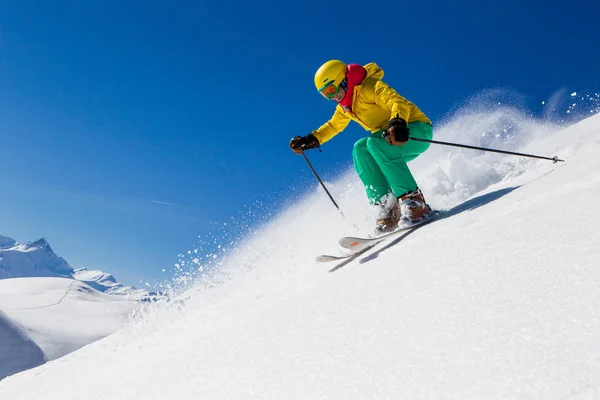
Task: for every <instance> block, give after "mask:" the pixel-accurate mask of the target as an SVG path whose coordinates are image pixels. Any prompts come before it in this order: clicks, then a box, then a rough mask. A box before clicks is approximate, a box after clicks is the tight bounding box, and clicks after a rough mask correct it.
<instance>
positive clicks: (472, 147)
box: [409, 137, 565, 164]
mask: <svg viewBox="0 0 600 400" xmlns="http://www.w3.org/2000/svg"><path fill="white" fill-rule="evenodd" d="M409 139H410V140H414V141H417V142H426V143H434V144H442V145H444V146H452V147H462V148H464V149H472V150H483V151H489V152H492V153H502V154H510V155H513V156H522V157H530V158H539V159H541V160H550V161H552V162H554V164H556V163H557V162H559V161H560V162H565V160H560V159H559V158H558V157H557V156H554V157H544V156H536V155H533V154H524V153H515V152H513V151H506V150H496V149H488V148H485V147H477V146H469V145H466V144H458V143H449V142H440V141H437V140H428V139H419V138H415V137H411V138H409Z"/></svg>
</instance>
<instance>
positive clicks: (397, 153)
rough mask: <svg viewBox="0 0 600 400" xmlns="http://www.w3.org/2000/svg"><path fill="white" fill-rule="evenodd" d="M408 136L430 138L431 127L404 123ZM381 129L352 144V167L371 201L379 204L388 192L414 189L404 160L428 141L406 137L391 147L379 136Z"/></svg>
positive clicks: (396, 194) (426, 146)
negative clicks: (418, 140) (404, 141)
mask: <svg viewBox="0 0 600 400" xmlns="http://www.w3.org/2000/svg"><path fill="white" fill-rule="evenodd" d="M408 128H409V129H410V136H411V137H416V138H420V139H428V140H431V138H432V137H433V128H432V127H431V125H430V124H427V123H425V122H411V123H410V124H408ZM382 133H383V131H379V132H376V133H374V134H372V135H371V137H366V138H362V139H360V140H359V141H358V142H356V143H354V149H353V150H352V158H353V159H354V169H355V170H356V172H357V173H358V176H359V177H360V179H361V180H362V182H363V184H364V185H365V189H366V191H367V197H368V198H369V202H370V203H371V204H376V203H379V202H380V200H381V198H382V197H383V196H385V195H387V194H388V193H394V195H395V196H396V197H399V196H401V195H403V194H404V193H406V192H409V191H412V190H416V189H417V182H416V181H415V178H414V177H413V175H412V173H411V172H410V170H409V169H408V165H407V164H406V163H407V162H409V161H411V160H414V159H415V158H417V157H418V156H419V155H420V154H421V153H423V152H424V151H425V150H427V149H428V148H429V143H424V142H417V141H414V140H409V141H408V142H407V143H405V144H404V145H402V146H391V145H390V144H389V143H388V142H386V140H385V139H384V138H383V137H382Z"/></svg>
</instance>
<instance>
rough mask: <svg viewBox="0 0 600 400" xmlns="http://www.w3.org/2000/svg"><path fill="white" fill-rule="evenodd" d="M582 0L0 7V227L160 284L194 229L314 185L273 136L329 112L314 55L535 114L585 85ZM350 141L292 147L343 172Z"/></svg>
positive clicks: (352, 136) (592, 37)
mask: <svg viewBox="0 0 600 400" xmlns="http://www.w3.org/2000/svg"><path fill="white" fill-rule="evenodd" d="M599 12H600V5H598V3H597V2H596V1H592V0H589V1H573V2H570V3H568V4H565V3H564V2H558V1H525V2H521V1H513V0H507V1H506V0H505V1H495V0H493V1H489V2H480V1H470V0H469V1H463V2H458V3H457V2H446V1H427V2H397V1H389V2H387V1H382V2H374V3H365V2H357V1H353V0H350V1H346V2H329V1H308V2H280V1H277V2H276V1H257V2H232V1H220V2H193V1H178V2H172V3H167V2H156V1H143V2H141V1H118V2H117V1H108V0H105V1H87V2H80V1H56V2H47V1H27V0H19V1H11V0H9V1H4V2H2V4H0V157H1V160H2V164H1V165H2V167H1V169H0V233H1V234H4V235H7V236H11V237H13V238H15V239H17V240H20V241H27V240H35V239H37V238H39V237H41V236H44V237H46V239H48V241H49V242H50V243H51V245H52V246H53V247H54V249H55V251H56V252H57V253H58V254H59V255H60V256H62V257H64V258H65V259H67V261H69V262H70V263H71V265H73V266H74V267H80V266H87V267H90V268H99V269H103V270H106V271H108V272H112V273H113V274H115V275H116V276H117V278H118V279H120V280H122V281H125V283H130V284H137V282H138V281H140V280H153V279H162V278H166V277H167V275H165V273H163V272H161V271H162V269H167V270H170V269H171V268H172V266H173V264H174V263H175V262H176V261H177V255H178V254H179V253H181V252H186V251H187V250H189V249H192V248H193V247H194V246H195V244H196V243H197V241H198V237H205V236H206V235H208V234H209V233H211V232H214V231H215V229H220V227H222V226H223V224H224V223H229V224H230V225H231V221H232V219H240V217H241V216H243V215H247V214H248V210H249V209H256V210H258V211H257V213H258V214H259V215H262V214H264V213H267V212H268V211H269V210H272V211H277V210H278V209H279V208H280V203H281V202H282V201H283V199H286V198H289V197H290V196H296V195H297V194H298V193H301V192H302V191H303V190H305V189H306V188H307V187H310V185H313V184H314V182H313V180H314V178H313V177H312V176H311V175H310V172H309V171H307V169H306V166H305V164H304V161H303V160H302V158H301V157H298V156H296V155H294V154H293V153H292V152H291V151H290V150H289V149H288V147H287V144H288V141H289V139H290V138H291V137H292V136H294V135H297V134H300V135H304V134H306V133H309V132H310V131H311V130H313V129H316V128H317V127H318V126H320V125H321V124H322V123H323V122H325V121H326V120H327V119H328V118H329V116H330V114H331V113H332V111H333V105H332V104H329V103H328V102H327V101H325V100H324V99H322V98H321V97H320V96H319V95H318V94H317V93H316V91H315V89H314V86H313V75H314V72H315V70H316V69H317V68H318V67H319V66H320V65H321V64H322V63H323V62H325V61H327V60H329V59H341V60H344V61H346V62H356V63H361V64H365V63H367V62H371V61H375V62H377V63H378V64H379V65H380V66H381V67H382V68H383V69H384V71H385V81H386V82H387V83H389V84H390V85H391V86H393V87H395V88H396V89H397V90H398V92H400V94H402V95H404V96H405V97H407V98H408V99H410V100H411V101H413V102H415V103H416V104H417V105H418V106H419V107H420V108H421V109H422V110H423V111H424V112H425V113H427V114H428V115H429V116H430V117H431V118H432V120H433V121H434V124H435V122H436V121H440V120H441V119H442V118H443V117H444V116H445V115H447V114H448V113H449V112H451V111H452V110H454V109H456V108H457V107H458V106H459V105H460V104H461V103H462V102H464V101H465V100H466V99H468V98H469V97H470V96H472V95H474V94H477V93H479V92H481V91H482V90H485V89H490V88H507V89H509V90H513V91H515V92H518V93H521V94H523V95H524V96H525V97H526V98H527V99H528V100H529V102H530V104H528V106H529V107H531V110H532V112H539V111H540V110H539V109H540V107H541V106H540V104H541V101H542V100H545V99H548V98H549V97H550V96H551V95H552V94H553V93H555V92H556V91H558V90H561V89H566V90H579V91H583V90H594V89H597V87H598V86H597V85H598V65H599V61H600V56H599V55H598V48H600V39H599V38H600V28H598V23H597V20H596V18H597V16H598V15H599ZM364 134H366V133H365V132H364V131H362V129H361V128H360V127H358V126H357V125H351V126H350V127H349V128H348V130H347V132H345V133H344V134H343V135H340V136H338V137H336V138H335V139H334V140H333V141H331V142H329V143H328V144H327V146H325V147H324V148H323V150H324V151H323V153H310V155H311V160H312V161H313V163H314V164H315V167H317V168H318V169H319V171H321V172H322V173H323V175H324V176H325V177H327V176H331V175H332V174H334V173H335V172H337V171H339V170H340V169H342V168H345V167H346V166H348V165H349V163H350V157H351V156H350V151H351V147H352V144H353V143H354V141H355V140H357V139H358V138H359V137H361V136H362V135H364ZM307 217H309V216H307ZM249 218H250V220H251V219H252V217H249ZM255 218H256V217H255ZM259 219H262V218H259ZM315 229H318V228H317V227H315Z"/></svg>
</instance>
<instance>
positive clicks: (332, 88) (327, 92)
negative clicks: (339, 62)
mask: <svg viewBox="0 0 600 400" xmlns="http://www.w3.org/2000/svg"><path fill="white" fill-rule="evenodd" d="M346 87H347V83H346V80H345V79H344V80H343V81H342V83H340V85H339V86H338V85H336V84H335V83H333V81H332V82H329V83H328V84H326V85H325V86H323V87H322V88H321V89H319V93H321V94H322V95H323V97H325V98H326V99H327V100H331V99H333V98H334V97H335V96H337V94H338V93H339V92H340V88H342V89H346Z"/></svg>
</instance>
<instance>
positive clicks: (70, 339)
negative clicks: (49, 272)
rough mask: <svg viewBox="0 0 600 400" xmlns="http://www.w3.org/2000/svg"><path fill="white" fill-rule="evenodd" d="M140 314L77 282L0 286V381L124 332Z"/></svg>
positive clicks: (129, 303) (128, 303)
mask: <svg viewBox="0 0 600 400" xmlns="http://www.w3.org/2000/svg"><path fill="white" fill-rule="evenodd" d="M138 308H139V303H138V302H136V301H133V300H130V299H128V298H127V297H126V296H117V295H110V294H106V293H101V292H99V291H97V290H94V289H92V288H91V287H89V286H88V285H86V284H84V283H82V282H79V281H76V280H72V279H66V278H15V279H2V280H0V310H1V311H0V379H2V378H4V377H5V376H7V375H9V374H11V373H14V372H18V371H21V370H22V369H26V368H31V367H33V366H37V365H40V364H41V363H43V361H45V360H46V359H49V360H53V359H56V358H59V357H62V356H63V355H65V354H67V353H70V352H71V351H74V350H77V349H78V348H80V347H82V346H84V345H86V344H88V343H91V342H93V341H96V340H98V339H101V338H103V337H105V336H107V335H109V334H111V333H113V332H115V331H117V330H119V329H121V328H123V327H124V326H126V325H127V324H128V322H129V315H130V313H132V312H133V311H134V310H136V309H138ZM15 354H18V355H19V356H18V357H15ZM19 368H21V369H19Z"/></svg>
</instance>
